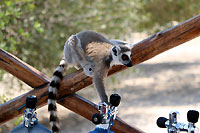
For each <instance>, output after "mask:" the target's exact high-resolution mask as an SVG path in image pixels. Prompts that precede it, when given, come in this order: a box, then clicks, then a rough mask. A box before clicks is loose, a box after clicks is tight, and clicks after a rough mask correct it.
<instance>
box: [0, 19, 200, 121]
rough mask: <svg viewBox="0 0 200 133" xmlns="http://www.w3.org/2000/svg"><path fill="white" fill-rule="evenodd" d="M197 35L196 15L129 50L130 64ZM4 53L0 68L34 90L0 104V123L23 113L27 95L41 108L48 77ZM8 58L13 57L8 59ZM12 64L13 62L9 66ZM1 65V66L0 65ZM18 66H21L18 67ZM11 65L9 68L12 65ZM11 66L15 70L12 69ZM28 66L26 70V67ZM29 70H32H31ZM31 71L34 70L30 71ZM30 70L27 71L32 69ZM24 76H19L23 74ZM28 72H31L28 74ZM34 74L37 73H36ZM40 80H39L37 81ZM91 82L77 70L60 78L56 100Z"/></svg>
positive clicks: (199, 31)
mask: <svg viewBox="0 0 200 133" xmlns="http://www.w3.org/2000/svg"><path fill="white" fill-rule="evenodd" d="M199 35H200V15H198V16H196V17H194V18H191V19H189V20H187V21H185V22H184V23H181V24H179V25H177V26H175V27H172V28H170V29H168V30H165V31H163V32H159V33H157V34H155V35H153V36H151V37H149V38H147V39H145V40H143V41H141V42H139V43H137V45H136V46H135V47H134V48H133V49H132V53H133V54H132V55H133V56H132V59H133V63H134V64H139V63H141V62H143V61H145V60H148V59H150V58H152V57H154V56H156V55H158V54H160V53H162V52H164V51H166V50H168V49H171V48H173V47H175V46H178V45H180V44H182V43H184V42H186V41H189V40H191V39H193V38H195V37H197V36H199ZM4 54H8V53H7V52H5V51H3V50H0V67H2V68H3V69H5V70H6V71H8V72H10V73H11V74H13V75H15V76H16V77H17V78H19V79H20V80H22V81H24V82H25V83H27V84H28V85H30V86H31V87H34V88H38V89H35V90H32V91H30V92H28V93H26V94H23V95H21V96H19V97H17V98H15V99H13V100H11V101H9V102H7V103H5V104H2V105H0V124H2V123H4V122H6V121H8V120H10V119H12V118H14V117H16V116H18V115H20V114H22V113H23V110H24V107H23V105H24V104H25V99H26V97H27V96H28V95H36V96H37V97H38V105H39V106H42V105H44V104H46V103H47V90H48V88H47V86H45V84H47V82H46V80H47V81H49V80H48V78H47V77H46V76H44V74H42V73H40V72H38V71H37V72H35V71H27V70H30V66H29V65H27V64H26V63H23V62H22V61H20V60H19V59H17V58H16V57H14V56H12V55H11V54H8V56H9V57H8V59H6V58H7V57H6V56H4ZM10 58H13V59H12V60H11V59H10ZM13 62H14V63H13ZM19 62H20V63H19ZM2 63H4V64H3V65H2ZM21 63H22V64H21ZM12 65H13V66H12ZM15 65H17V66H18V67H19V69H17V70H16V68H15ZM27 67H28V68H27ZM31 68H32V67H31ZM32 69H34V68H32ZM32 69H31V70H32ZM124 69H126V67H124V66H114V67H113V68H112V69H111V70H110V71H109V75H111V74H113V73H116V72H119V71H121V70H124ZM24 70H25V71H26V72H27V73H23V71H24ZM30 73H33V74H31V75H30ZM36 73H38V74H36ZM24 75H30V77H31V76H34V75H36V77H37V76H38V78H37V80H38V81H37V82H33V81H32V79H31V78H28V79H26V78H24V77H23V76H24ZM40 79H41V81H40ZM91 83H92V80H91V78H89V77H87V76H85V75H84V73H83V72H82V71H77V72H75V73H72V74H70V75H67V76H65V77H64V79H63V80H62V83H61V87H60V89H59V98H61V97H63V96H65V95H66V94H71V93H74V92H76V91H78V90H80V89H82V88H84V87H86V86H88V85H90V84H91Z"/></svg>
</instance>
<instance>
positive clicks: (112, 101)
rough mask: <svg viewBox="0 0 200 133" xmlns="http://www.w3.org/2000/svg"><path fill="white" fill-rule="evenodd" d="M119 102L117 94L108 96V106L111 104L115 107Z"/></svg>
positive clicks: (119, 98)
mask: <svg viewBox="0 0 200 133" xmlns="http://www.w3.org/2000/svg"><path fill="white" fill-rule="evenodd" d="M120 100H121V97H120V95H118V94H112V95H111V96H110V104H111V105H112V106H115V107H117V106H118V105H119V103H120Z"/></svg>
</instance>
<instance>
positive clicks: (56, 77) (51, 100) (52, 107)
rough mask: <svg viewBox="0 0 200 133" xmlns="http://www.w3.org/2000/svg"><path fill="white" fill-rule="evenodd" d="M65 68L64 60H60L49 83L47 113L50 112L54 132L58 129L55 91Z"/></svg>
mask: <svg viewBox="0 0 200 133" xmlns="http://www.w3.org/2000/svg"><path fill="white" fill-rule="evenodd" d="M66 67H67V64H66V61H65V59H63V60H61V61H60V64H59V66H58V67H57V68H56V70H55V72H54V73H53V77H52V79H51V83H50V84H49V94H48V111H49V112H50V125H51V127H52V130H53V131H54V132H58V131H59V129H60V127H59V120H58V116H57V113H56V111H57V106H56V99H57V91H58V89H59V87H60V81H61V80H62V78H63V73H64V71H65V68H66Z"/></svg>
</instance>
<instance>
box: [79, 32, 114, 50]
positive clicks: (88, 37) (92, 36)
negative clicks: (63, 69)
mask: <svg viewBox="0 0 200 133" xmlns="http://www.w3.org/2000/svg"><path fill="white" fill-rule="evenodd" d="M77 36H78V38H79V39H80V40H81V46H82V48H83V49H84V50H85V48H86V46H87V44H89V43H91V42H102V43H103V42H104V43H109V44H110V41H109V40H108V39H107V38H105V37H104V36H103V35H102V34H100V33H97V32H94V31H82V32H79V33H78V34H77Z"/></svg>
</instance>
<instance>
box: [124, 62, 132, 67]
mask: <svg viewBox="0 0 200 133" xmlns="http://www.w3.org/2000/svg"><path fill="white" fill-rule="evenodd" d="M124 65H125V66H127V67H132V66H133V63H132V61H130V62H129V63H128V64H124Z"/></svg>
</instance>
